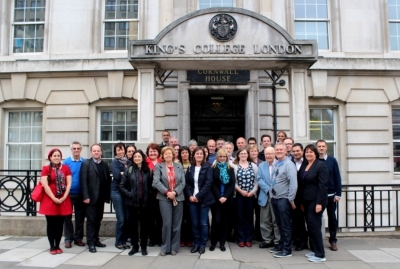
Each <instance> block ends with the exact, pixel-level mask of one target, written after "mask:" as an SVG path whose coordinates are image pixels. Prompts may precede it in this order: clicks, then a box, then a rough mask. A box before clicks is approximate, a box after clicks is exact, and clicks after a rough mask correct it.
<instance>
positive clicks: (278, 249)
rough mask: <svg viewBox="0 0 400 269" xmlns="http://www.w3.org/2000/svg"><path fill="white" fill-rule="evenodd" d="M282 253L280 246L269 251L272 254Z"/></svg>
mask: <svg viewBox="0 0 400 269" xmlns="http://www.w3.org/2000/svg"><path fill="white" fill-rule="evenodd" d="M281 251H282V248H280V247H279V246H275V247H274V248H270V249H269V252H270V253H278V252H281Z"/></svg>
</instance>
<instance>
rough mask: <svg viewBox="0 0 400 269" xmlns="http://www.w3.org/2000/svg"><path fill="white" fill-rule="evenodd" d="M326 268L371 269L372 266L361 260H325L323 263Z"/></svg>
mask: <svg viewBox="0 0 400 269" xmlns="http://www.w3.org/2000/svg"><path fill="white" fill-rule="evenodd" d="M324 264H325V265H326V266H327V267H328V268H331V269H337V268H340V269H355V268H357V269H371V268H373V267H372V266H371V265H369V264H368V263H365V262H363V261H326V262H325V263H324Z"/></svg>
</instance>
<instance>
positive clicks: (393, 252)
mask: <svg viewBox="0 0 400 269" xmlns="http://www.w3.org/2000/svg"><path fill="white" fill-rule="evenodd" d="M381 250H383V251H385V252H387V253H389V254H390V255H392V256H395V257H396V258H398V259H400V248H381Z"/></svg>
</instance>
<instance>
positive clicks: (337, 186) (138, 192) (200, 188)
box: [39, 130, 341, 262]
mask: <svg viewBox="0 0 400 269" xmlns="http://www.w3.org/2000/svg"><path fill="white" fill-rule="evenodd" d="M162 138H163V142H162V143H161V144H159V145H158V144H156V143H150V144H149V145H148V146H147V149H146V153H144V152H143V151H141V150H137V149H136V147H135V146H134V145H128V146H125V144H123V143H117V144H116V145H115V146H114V155H115V158H114V159H113V160H112V162H111V167H110V168H111V172H112V175H113V179H112V180H111V177H110V172H109V171H110V170H109V167H108V165H107V163H106V162H104V161H102V160H101V154H102V151H101V146H100V145H99V144H94V145H92V146H91V148H90V152H91V158H90V159H88V160H85V159H83V158H82V157H81V156H80V152H81V150H82V147H81V145H80V143H79V142H73V143H72V145H71V150H72V156H71V157H69V158H67V159H65V161H64V163H61V159H62V156H61V151H60V150H58V149H52V150H51V151H50V152H49V160H50V165H47V166H44V167H43V171H42V177H41V182H42V185H43V187H44V190H45V192H46V194H47V195H45V198H44V199H43V201H42V202H41V207H40V210H39V212H40V213H42V214H44V215H46V219H47V234H48V238H49V242H50V253H51V254H58V253H62V250H61V249H60V247H59V244H60V240H61V236H62V230H63V226H64V234H65V247H66V248H69V247H71V245H72V242H74V244H76V245H78V246H84V245H85V244H84V243H83V242H82V239H83V221H84V218H85V217H86V220H87V226H86V230H87V231H86V236H87V240H86V242H87V244H88V245H89V251H90V252H96V247H104V246H105V245H104V244H102V243H101V242H100V240H99V229H100V223H101V220H102V217H103V211H104V203H106V202H109V201H110V200H112V203H113V207H114V210H115V213H116V218H117V222H116V228H115V238H116V239H115V240H116V241H115V247H117V248H118V249H129V248H131V250H130V251H129V255H133V254H135V253H137V252H139V242H140V250H141V253H142V255H147V247H148V246H154V245H156V244H158V245H160V246H161V251H160V255H161V256H165V255H166V254H171V255H176V254H177V253H178V252H179V250H180V247H183V246H188V247H191V252H192V253H195V252H199V253H200V254H203V253H204V252H205V249H206V242H207V240H208V238H209V230H210V228H211V233H210V239H211V246H210V248H209V250H210V251H214V250H215V248H216V247H217V244H219V248H220V250H221V251H225V250H226V247H225V244H226V241H228V240H236V241H237V243H238V245H239V247H245V246H246V247H252V241H253V238H254V237H255V238H256V239H258V240H262V241H263V242H262V243H261V244H260V245H259V247H260V248H269V251H270V252H271V253H274V256H275V257H278V258H280V257H290V256H291V255H292V244H293V243H294V245H295V246H296V250H302V249H304V248H310V249H311V250H312V252H309V253H307V254H306V256H307V257H308V259H309V260H310V261H314V262H321V261H324V260H325V253H324V247H323V242H322V233H321V222H322V221H321V219H322V213H323V212H324V210H325V208H327V211H328V219H329V232H330V239H329V242H330V243H331V246H330V247H331V249H332V250H337V240H336V230H337V220H336V204H337V202H338V201H339V199H340V195H341V179H340V173H339V168H338V164H337V161H336V159H335V158H333V157H331V156H327V155H326V151H327V144H326V142H325V141H323V140H319V141H318V142H317V144H316V146H315V145H312V144H310V145H307V146H306V147H305V148H304V150H303V146H302V145H301V144H299V143H296V144H294V143H293V142H294V141H293V139H291V138H289V137H287V136H286V134H285V133H284V132H279V133H278V140H277V141H276V143H275V145H274V147H272V143H271V136H269V135H267V134H266V135H263V136H262V137H261V143H260V144H261V145H262V147H263V150H262V151H259V149H258V146H257V140H256V139H255V138H254V137H251V138H249V139H247V141H246V139H245V138H243V137H240V138H238V139H237V141H236V146H237V150H236V151H234V145H233V143H232V142H228V141H224V140H223V139H222V138H221V139H218V140H217V141H214V140H212V139H210V140H208V141H207V145H206V146H203V147H201V146H198V145H197V142H196V141H195V140H191V141H189V143H188V145H187V146H181V145H179V144H178V139H177V138H175V137H171V136H170V133H169V132H168V131H167V130H165V131H164V132H163V133H162ZM72 205H73V207H74V209H75V232H74V231H73V225H72V221H71V215H72ZM210 210H211V227H209V211H210ZM254 215H255V216H256V219H255V221H254ZM254 224H255V225H254ZM129 239H130V241H131V246H129V245H128V244H127V242H128V241H129Z"/></svg>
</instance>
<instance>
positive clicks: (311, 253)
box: [306, 252, 315, 258]
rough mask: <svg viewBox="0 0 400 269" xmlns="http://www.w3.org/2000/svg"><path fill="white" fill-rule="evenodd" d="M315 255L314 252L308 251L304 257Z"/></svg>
mask: <svg viewBox="0 0 400 269" xmlns="http://www.w3.org/2000/svg"><path fill="white" fill-rule="evenodd" d="M314 256H315V252H308V253H306V257H307V258H311V257H314Z"/></svg>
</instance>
